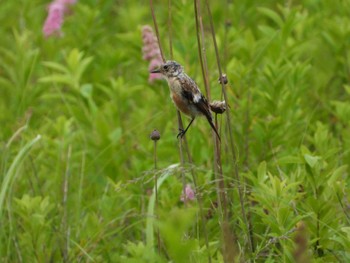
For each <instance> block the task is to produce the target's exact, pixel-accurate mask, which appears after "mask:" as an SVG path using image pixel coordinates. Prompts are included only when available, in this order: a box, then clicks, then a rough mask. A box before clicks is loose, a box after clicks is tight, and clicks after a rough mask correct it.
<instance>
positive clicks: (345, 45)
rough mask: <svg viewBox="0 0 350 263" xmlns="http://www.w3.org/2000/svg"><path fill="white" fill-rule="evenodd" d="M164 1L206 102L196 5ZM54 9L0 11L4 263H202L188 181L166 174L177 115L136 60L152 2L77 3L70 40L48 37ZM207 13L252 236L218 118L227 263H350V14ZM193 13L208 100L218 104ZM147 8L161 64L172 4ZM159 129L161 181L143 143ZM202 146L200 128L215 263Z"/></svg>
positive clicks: (232, 8) (215, 245)
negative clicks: (233, 261) (156, 239)
mask: <svg viewBox="0 0 350 263" xmlns="http://www.w3.org/2000/svg"><path fill="white" fill-rule="evenodd" d="M172 2H173V3H172V7H171V10H170V12H171V16H172V41H173V51H174V59H175V60H177V61H178V62H180V63H181V64H182V65H183V66H184V67H185V70H186V72H187V73H188V75H190V76H191V77H193V78H194V79H195V80H196V82H197V83H198V84H199V86H200V87H201V89H202V91H204V84H203V83H204V82H203V79H202V74H201V68H200V64H199V57H198V50H197V39H196V24H195V19H194V9H193V1H187V0H182V1H172ZM48 4H49V1H41V0H40V1H39V0H32V1H26V0H20V1H2V3H1V5H0V6H1V8H0V22H1V27H0V36H1V37H0V127H1V130H0V159H1V167H0V168H1V174H0V177H1V189H0V191H1V192H0V213H1V214H0V217H1V218H0V219H1V230H0V238H1V242H0V244H1V245H0V253H1V254H0V259H1V261H2V262H61V261H63V262H207V260H208V259H207V251H206V250H207V249H206V247H205V242H204V237H203V233H202V232H201V227H198V225H200V221H201V220H199V218H200V217H199V216H198V209H197V208H196V207H197V205H196V202H192V203H191V204H189V205H187V206H184V205H183V204H182V203H181V202H180V195H181V190H182V181H181V180H182V179H181V177H180V172H179V169H178V168H174V166H172V165H174V164H178V163H179V162H180V155H179V149H178V142H177V139H176V135H177V132H178V130H177V118H176V111H175V108H174V106H173V104H172V102H171V100H170V98H169V91H168V87H167V84H166V82H165V81H156V82H155V83H154V84H150V83H148V75H149V73H148V62H147V61H144V60H143V59H142V52H141V50H142V38H141V28H142V26H143V25H147V24H148V25H151V26H152V27H153V21H152V17H151V13H150V7H149V3H148V2H144V1H136V0H130V1H121V0H119V1H118V0H117V1H109V0H104V1H97V0H95V1H93V0H86V1H78V2H77V3H76V4H75V5H72V6H71V8H70V9H71V10H70V12H69V13H68V14H67V15H66V16H65V19H64V24H63V26H62V32H63V35H62V36H61V37H55V36H53V37H49V38H45V37H44V35H43V33H42V28H43V24H44V21H45V19H46V16H47V6H48ZM210 4H211V8H212V12H213V18H214V26H215V31H216V37H217V42H218V47H219V52H220V58H221V62H222V67H223V69H224V72H225V73H226V74H227V76H228V80H229V84H228V86H227V92H228V96H229V99H230V101H228V104H229V105H230V112H231V115H232V122H233V125H232V129H233V135H234V139H235V150H236V151H237V153H238V161H237V162H238V167H239V173H240V175H241V177H242V182H244V195H245V200H246V201H245V206H246V208H247V210H248V211H249V214H250V221H251V224H252V236H253V239H254V251H249V249H248V245H247V238H246V237H247V235H248V233H247V232H246V227H245V226H244V223H243V221H242V215H241V214H240V213H239V211H240V204H239V202H238V195H237V191H236V188H235V187H234V185H235V184H234V183H235V181H234V179H232V173H233V165H232V161H231V160H232V159H231V157H230V154H229V151H228V147H229V144H228V141H227V138H228V136H227V127H226V125H227V123H226V121H225V120H226V118H224V117H221V116H219V124H220V127H221V128H220V130H221V133H222V139H223V140H222V141H223V142H222V149H223V154H222V158H223V171H224V176H225V178H226V187H227V194H228V196H229V199H230V202H229V210H230V227H231V229H232V232H233V233H234V235H235V240H236V243H237V244H238V245H237V247H238V250H236V251H235V257H236V258H237V260H238V258H240V260H241V261H250V262H253V261H254V262H348V261H349V260H350V241H349V240H350V225H349V222H350V210H349V207H350V202H349V201H350V200H349V188H348V183H349V179H348V174H349V167H348V164H349V162H350V150H349V149H350V139H349V134H350V104H349V98H350V84H349V81H350V55H349V48H350V2H349V1H348V0H345V1H320V0H307V1H263V2H262V3H259V2H257V1H212V3H210ZM201 5H202V9H203V10H202V14H203V24H204V28H205V37H206V41H205V43H204V44H205V48H206V54H207V60H208V66H209V72H210V74H209V79H210V85H211V97H212V99H222V95H221V86H220V85H219V84H218V82H217V79H218V77H219V76H218V69H217V65H216V58H215V51H214V47H213V43H212V39H211V33H210V26H209V25H210V24H209V20H208V16H207V13H206V11H205V8H204V5H205V4H204V2H203V3H201ZM154 9H155V13H156V16H157V20H158V23H159V30H160V35H161V42H162V46H163V48H164V53H165V56H166V57H167V58H169V56H170V55H169V39H168V35H169V34H168V33H169V28H168V24H167V23H168V14H169V8H168V1H155V3H154ZM184 121H185V123H188V120H187V119H184ZM155 128H156V129H158V130H159V131H160V133H161V139H160V141H159V142H158V147H157V148H158V152H157V157H158V169H157V170H154V169H153V168H154V163H153V142H152V141H151V140H150V139H149V134H150V133H151V131H152V130H153V129H155ZM210 134H211V131H210V127H209V125H207V123H206V120H204V119H198V120H196V122H195V123H194V125H193V126H192V127H191V129H190V130H189V132H188V133H187V139H188V143H189V149H190V153H191V155H192V158H193V165H192V168H194V170H195V172H196V174H197V176H198V179H199V182H198V184H199V187H200V189H201V193H202V195H203V202H204V209H205V213H209V212H210V213H211V216H209V217H208V220H207V223H206V227H207V231H208V236H209V246H210V251H209V253H210V255H211V257H212V260H213V262H223V255H222V254H223V252H222V249H221V248H222V243H223V242H225V241H223V240H222V238H221V234H222V233H221V232H220V231H221V230H220V227H219V225H218V221H219V217H220V216H219V215H218V211H217V209H218V208H217V207H216V206H215V205H213V204H214V203H215V202H216V199H217V195H216V189H215V180H214V175H213V172H212V169H213V168H212V167H213V156H214V153H213V142H212V141H211V136H210ZM38 135H40V137H37V136H38ZM187 168H188V167H187ZM185 172H186V178H187V179H188V181H189V182H190V181H191V176H190V172H189V169H185ZM155 173H157V174H158V175H159V176H162V178H163V179H164V182H163V184H162V186H161V187H160V189H159V206H158V214H159V224H157V226H159V228H160V232H161V240H162V252H161V254H160V255H159V254H157V253H156V249H155V245H154V244H150V243H149V241H147V240H148V239H147V238H149V237H150V236H153V230H152V229H151V230H150V229H147V228H146V223H147V222H149V221H150V218H151V215H150V214H149V212H152V211H153V210H152V209H150V208H148V204H149V200H150V194H151V191H152V188H153V176H154V174H155ZM301 222H302V223H301ZM300 225H305V226H306V227H305V229H304V228H302V227H298V226H300ZM184 233H186V234H184ZM298 233H299V234H298ZM298 235H299V236H303V237H304V239H302V240H305V242H304V243H303V242H301V241H298V240H299V239H297V238H296V237H298ZM232 247H234V245H232ZM300 251H301V252H300ZM298 252H300V253H301V254H302V257H298ZM300 253H299V254H300Z"/></svg>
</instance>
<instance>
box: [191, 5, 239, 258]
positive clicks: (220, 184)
mask: <svg viewBox="0 0 350 263" xmlns="http://www.w3.org/2000/svg"><path fill="white" fill-rule="evenodd" d="M194 9H195V18H196V32H197V43H198V54H199V58H200V64H201V69H202V75H203V79H204V84H205V90H206V95H207V98H208V101H210V100H211V96H210V86H209V77H208V76H209V70H208V63H207V59H206V49H205V45H204V39H205V38H204V27H203V20H202V15H201V8H200V2H199V0H194ZM202 43H203V45H202ZM215 126H216V127H218V125H217V115H215ZM212 134H213V140H214V172H215V177H216V182H217V184H216V187H217V191H216V192H217V196H218V204H219V210H220V215H221V217H220V218H221V223H220V227H221V234H222V237H223V239H222V240H223V255H224V259H225V262H232V261H233V260H234V256H235V249H233V251H234V252H233V253H231V255H232V256H230V253H229V251H232V249H231V250H230V249H229V247H232V246H233V247H234V245H233V244H232V243H233V242H230V244H228V241H232V240H233V238H228V237H232V236H233V235H231V233H230V232H231V231H230V229H229V224H228V212H227V197H226V191H225V182H224V177H223V173H222V161H221V147H220V142H219V140H218V138H217V136H216V135H215V134H214V131H212Z"/></svg>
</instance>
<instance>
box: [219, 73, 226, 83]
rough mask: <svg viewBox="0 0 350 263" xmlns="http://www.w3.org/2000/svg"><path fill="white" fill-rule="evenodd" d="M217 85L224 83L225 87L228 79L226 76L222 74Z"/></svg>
mask: <svg viewBox="0 0 350 263" xmlns="http://www.w3.org/2000/svg"><path fill="white" fill-rule="evenodd" d="M219 83H220V84H222V83H224V84H225V85H226V84H227V83H228V79H227V76H226V74H222V75H221V77H220V78H219Z"/></svg>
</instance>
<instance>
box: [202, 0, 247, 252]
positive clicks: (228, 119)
mask: <svg viewBox="0 0 350 263" xmlns="http://www.w3.org/2000/svg"><path fill="white" fill-rule="evenodd" d="M205 2H206V6H207V11H208V16H209V20H210V28H211V33H212V38H213V42H214V48H215V55H216V62H217V66H218V70H219V75H220V80H221V78H222V70H221V63H220V56H219V49H218V46H217V43H216V37H215V29H214V24H213V17H212V14H211V10H210V5H209V1H208V0H206V1H205ZM221 87H222V93H223V95H224V99H225V103H226V109H229V107H228V105H227V103H228V97H227V92H226V89H225V84H224V81H221ZM226 118H227V126H228V130H229V143H230V149H231V154H232V159H233V160H232V161H233V164H234V176H235V181H236V182H237V190H238V194H239V201H240V205H241V212H242V217H243V222H244V224H245V226H246V228H247V237H248V246H249V251H250V252H252V251H253V241H252V240H251V236H250V235H249V231H250V229H249V224H248V219H247V214H246V212H245V208H244V194H243V190H242V183H241V178H240V175H239V172H238V164H237V157H236V151H235V145H234V140H233V133H232V128H231V116H230V111H229V110H227V111H226Z"/></svg>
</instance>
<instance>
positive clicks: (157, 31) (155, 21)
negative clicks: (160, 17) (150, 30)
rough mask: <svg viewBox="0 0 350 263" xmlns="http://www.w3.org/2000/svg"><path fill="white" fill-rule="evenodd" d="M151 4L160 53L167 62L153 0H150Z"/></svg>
mask: <svg viewBox="0 0 350 263" xmlns="http://www.w3.org/2000/svg"><path fill="white" fill-rule="evenodd" d="M149 4H150V7H151V13H152V19H153V24H154V29H155V30H156V35H157V40H158V46H159V50H160V55H161V56H162V60H163V62H165V58H164V53H163V49H162V45H161V43H160V38H159V30H158V24H157V20H156V16H155V14H154V9H153V1H152V0H150V1H149Z"/></svg>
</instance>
